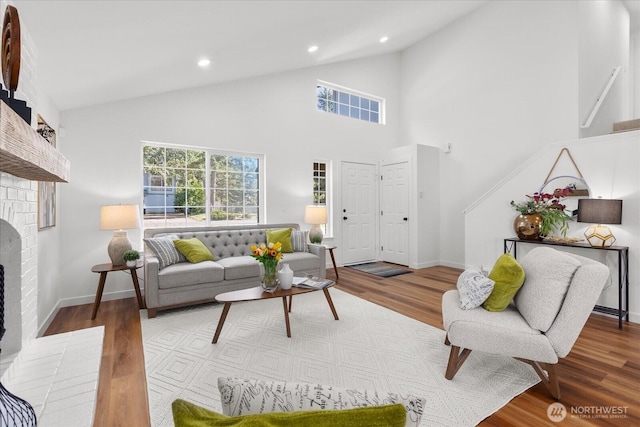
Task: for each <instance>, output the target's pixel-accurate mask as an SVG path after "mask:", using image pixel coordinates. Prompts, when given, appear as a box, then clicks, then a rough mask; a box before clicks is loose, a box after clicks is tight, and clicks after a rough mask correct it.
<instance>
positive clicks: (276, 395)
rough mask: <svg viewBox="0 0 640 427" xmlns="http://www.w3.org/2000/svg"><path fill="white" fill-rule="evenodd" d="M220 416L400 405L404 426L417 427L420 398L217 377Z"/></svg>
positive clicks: (420, 412) (421, 406) (409, 395)
mask: <svg viewBox="0 0 640 427" xmlns="http://www.w3.org/2000/svg"><path fill="white" fill-rule="evenodd" d="M218 390H220V398H221V399H220V400H221V402H222V413H223V414H225V415H228V416H230V417H234V416H238V415H246V414H262V413H266V412H292V411H308V410H320V409H349V408H358V407H363V406H381V405H391V404H394V403H401V404H403V405H404V407H405V409H406V410H407V421H406V423H405V425H406V426H410V427H417V426H418V425H419V424H420V419H421V418H422V411H423V408H424V404H425V399H424V398H419V397H416V396H414V395H412V394H410V393H407V394H405V395H400V394H397V393H386V394H382V393H381V394H378V393H377V392H375V391H373V392H372V391H364V390H355V389H348V388H337V387H331V386H325V385H320V384H304V383H287V382H284V381H265V380H258V379H242V378H223V377H220V378H218Z"/></svg>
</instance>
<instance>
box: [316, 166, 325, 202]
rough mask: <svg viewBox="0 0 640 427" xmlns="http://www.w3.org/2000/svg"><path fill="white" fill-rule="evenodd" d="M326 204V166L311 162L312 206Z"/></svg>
mask: <svg viewBox="0 0 640 427" xmlns="http://www.w3.org/2000/svg"><path fill="white" fill-rule="evenodd" d="M326 203H327V164H326V163H322V162H313V204H315V205H325V204H326Z"/></svg>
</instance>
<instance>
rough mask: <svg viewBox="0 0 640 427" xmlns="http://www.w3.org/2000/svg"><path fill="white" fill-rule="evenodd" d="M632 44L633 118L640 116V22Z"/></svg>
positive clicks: (631, 102) (633, 33)
mask: <svg viewBox="0 0 640 427" xmlns="http://www.w3.org/2000/svg"><path fill="white" fill-rule="evenodd" d="M630 38H631V42H630V44H631V46H630V48H629V50H630V58H629V63H630V65H629V69H630V70H631V73H630V74H631V78H630V82H629V83H630V85H631V88H632V89H631V90H630V92H631V94H632V96H631V101H630V107H629V108H630V109H631V117H632V118H634V119H635V118H640V24H639V25H638V27H637V28H636V29H635V31H633V32H632V33H631V37H630Z"/></svg>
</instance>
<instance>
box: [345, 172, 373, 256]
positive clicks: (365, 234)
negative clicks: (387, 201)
mask: <svg viewBox="0 0 640 427" xmlns="http://www.w3.org/2000/svg"><path fill="white" fill-rule="evenodd" d="M341 177H342V178H341V180H342V191H341V192H342V202H341V207H340V221H341V222H342V227H341V228H342V246H343V247H342V248H341V251H342V257H343V258H342V260H343V262H342V263H343V264H355V263H361V262H366V261H374V260H376V259H377V254H378V251H377V248H376V241H377V226H376V217H377V202H376V182H377V181H376V165H372V164H363V163H348V162H343V163H342V175H341Z"/></svg>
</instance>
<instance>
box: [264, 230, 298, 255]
mask: <svg viewBox="0 0 640 427" xmlns="http://www.w3.org/2000/svg"><path fill="white" fill-rule="evenodd" d="M276 242H280V243H282V253H283V254H284V253H291V252H293V245H292V244H291V228H279V229H277V230H267V244H269V243H276Z"/></svg>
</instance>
